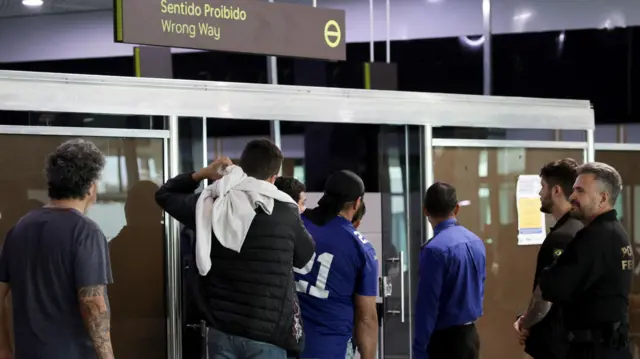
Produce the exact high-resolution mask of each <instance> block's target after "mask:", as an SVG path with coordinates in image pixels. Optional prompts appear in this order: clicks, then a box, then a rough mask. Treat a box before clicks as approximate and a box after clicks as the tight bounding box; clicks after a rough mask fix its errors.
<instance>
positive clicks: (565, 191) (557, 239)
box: [514, 158, 583, 359]
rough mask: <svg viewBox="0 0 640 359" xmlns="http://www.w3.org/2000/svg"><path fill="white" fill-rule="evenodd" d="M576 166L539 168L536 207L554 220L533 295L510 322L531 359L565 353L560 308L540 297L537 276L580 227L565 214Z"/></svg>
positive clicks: (555, 357) (560, 164)
mask: <svg viewBox="0 0 640 359" xmlns="http://www.w3.org/2000/svg"><path fill="white" fill-rule="evenodd" d="M577 169H578V163H577V162H576V161H575V160H574V159H572V158H565V159H561V160H557V161H553V162H550V163H548V164H546V165H545V166H544V167H542V169H541V170H540V183H541V186H542V188H541V189H540V201H541V205H542V206H541V208H540V210H541V211H542V212H544V213H547V214H551V215H552V216H553V217H554V218H555V219H556V221H557V222H556V225H555V226H554V227H553V228H551V230H550V232H549V234H548V235H547V238H545V240H544V242H543V243H542V246H541V247H540V251H539V252H538V260H537V265H536V271H535V275H534V278H533V295H532V296H531V300H530V301H529V306H528V308H527V311H526V312H525V313H524V314H523V315H520V316H519V317H518V320H517V321H516V322H515V323H514V327H515V329H516V332H517V333H518V335H519V336H520V340H521V342H524V344H525V352H526V353H527V354H529V355H530V356H532V357H533V358H534V359H560V358H564V356H565V355H566V349H567V345H566V339H565V337H564V330H563V326H562V317H561V308H560V306H559V305H552V304H551V303H549V302H547V301H545V300H543V299H542V297H541V296H540V289H539V288H538V276H539V275H540V273H541V272H542V270H543V269H545V268H547V267H549V266H550V265H551V264H553V262H554V261H555V260H556V258H558V256H560V254H562V252H563V251H564V249H565V248H566V247H567V245H568V244H569V242H570V241H571V240H572V239H573V237H574V236H575V235H576V232H578V231H579V230H581V229H582V227H583V226H582V223H581V222H580V221H578V220H577V219H574V218H571V217H570V216H569V212H570V210H571V203H570V202H569V196H570V195H571V193H572V192H573V184H574V182H575V180H576V177H577Z"/></svg>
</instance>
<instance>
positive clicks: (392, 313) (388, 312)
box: [387, 309, 401, 315]
mask: <svg viewBox="0 0 640 359" xmlns="http://www.w3.org/2000/svg"><path fill="white" fill-rule="evenodd" d="M400 313H401V312H400V311H399V310H393V309H391V310H387V314H391V315H398V314H400Z"/></svg>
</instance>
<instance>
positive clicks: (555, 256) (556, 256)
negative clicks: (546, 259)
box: [553, 248, 562, 258]
mask: <svg viewBox="0 0 640 359" xmlns="http://www.w3.org/2000/svg"><path fill="white" fill-rule="evenodd" d="M561 254H562V249H559V248H558V249H556V250H554V251H553V258H558V257H560V255H561Z"/></svg>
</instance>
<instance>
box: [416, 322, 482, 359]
mask: <svg viewBox="0 0 640 359" xmlns="http://www.w3.org/2000/svg"><path fill="white" fill-rule="evenodd" d="M427 351H428V353H429V359H478V358H479V357H480V337H479V336H478V331H477V330H476V326H475V324H468V325H458V326H455V327H451V328H446V329H442V330H437V331H435V332H434V333H433V334H432V335H431V339H429V347H428V348H427Z"/></svg>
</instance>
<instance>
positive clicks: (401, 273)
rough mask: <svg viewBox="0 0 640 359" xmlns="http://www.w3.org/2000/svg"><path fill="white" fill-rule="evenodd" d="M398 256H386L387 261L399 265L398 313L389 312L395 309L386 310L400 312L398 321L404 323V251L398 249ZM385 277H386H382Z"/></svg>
mask: <svg viewBox="0 0 640 359" xmlns="http://www.w3.org/2000/svg"><path fill="white" fill-rule="evenodd" d="M399 254H400V256H398V257H391V258H387V262H389V263H398V266H399V267H400V268H399V270H398V275H399V276H400V313H391V312H397V311H393V310H392V311H387V313H389V314H400V322H401V323H404V319H405V318H404V251H400V253H399ZM384 278H385V279H386V278H387V277H384ZM389 295H391V293H389Z"/></svg>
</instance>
